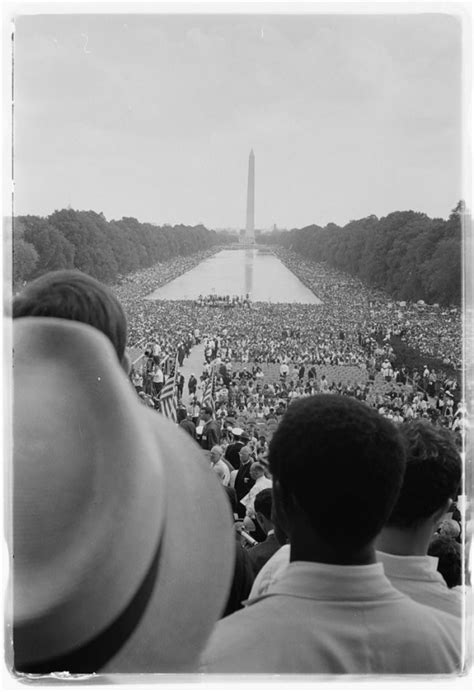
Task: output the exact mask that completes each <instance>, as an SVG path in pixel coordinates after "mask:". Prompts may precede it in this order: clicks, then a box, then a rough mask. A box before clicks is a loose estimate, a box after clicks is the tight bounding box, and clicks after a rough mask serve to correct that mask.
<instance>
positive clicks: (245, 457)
mask: <svg viewBox="0 0 474 692" xmlns="http://www.w3.org/2000/svg"><path fill="white" fill-rule="evenodd" d="M250 455H251V451H250V448H249V447H242V449H241V450H240V451H239V459H240V463H241V464H246V463H247V462H248V461H249V459H250Z"/></svg>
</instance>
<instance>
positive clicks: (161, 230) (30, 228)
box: [12, 209, 233, 285]
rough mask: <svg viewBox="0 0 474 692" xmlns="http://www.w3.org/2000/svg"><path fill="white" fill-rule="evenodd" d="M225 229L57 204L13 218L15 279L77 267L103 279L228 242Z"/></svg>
mask: <svg viewBox="0 0 474 692" xmlns="http://www.w3.org/2000/svg"><path fill="white" fill-rule="evenodd" d="M232 240H233V239H232V237H231V235H230V234H228V233H223V232H221V233H219V234H217V232H216V231H213V230H209V229H207V228H206V227H205V226H203V225H202V224H199V225H197V226H185V225H182V224H179V225H176V226H169V225H164V226H157V225H154V224H151V223H141V222H139V221H137V219H135V218H132V217H124V218H122V219H120V220H119V221H116V220H111V221H107V219H106V218H105V216H104V215H103V213H102V212H100V213H97V212H94V211H77V210H75V209H61V210H57V211H55V212H53V213H52V214H50V215H49V216H47V217H41V216H32V215H28V216H17V217H15V218H14V219H12V241H13V242H12V250H13V272H12V279H13V284H14V285H18V284H20V283H22V282H23V281H29V280H31V279H35V278H37V277H38V276H41V275H42V274H45V273H46V272H49V271H54V270H57V269H80V270H81V271H83V272H85V273H86V274H90V275H91V276H93V277H95V278H96V279H98V280H99V281H103V282H104V283H109V284H110V283H114V282H115V281H116V280H117V278H118V277H119V276H120V275H124V274H129V273H131V272H135V271H138V270H139V269H145V268H147V267H151V266H153V265H154V264H156V263H157V262H163V261H165V260H168V259H171V258H173V257H177V256H180V255H181V256H187V255H192V254H194V253H196V252H200V251H202V250H207V249H209V248H211V247H213V246H214V245H222V244H227V243H229V242H232Z"/></svg>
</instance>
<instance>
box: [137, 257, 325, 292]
mask: <svg viewBox="0 0 474 692" xmlns="http://www.w3.org/2000/svg"><path fill="white" fill-rule="evenodd" d="M212 293H216V294H217V295H231V296H232V295H238V296H243V295H246V294H247V293H248V294H250V299H251V300H252V301H254V302H258V301H262V302H268V303H320V302H321V301H320V300H319V298H317V297H316V296H315V295H314V293H312V292H311V291H310V290H309V288H306V286H304V285H303V284H302V283H301V281H300V280H299V279H298V278H297V277H296V276H295V275H294V274H292V273H291V272H290V270H289V269H287V268H286V267H285V265H284V264H283V263H282V262H281V261H280V260H279V259H278V257H275V255H273V254H270V253H268V252H261V251H260V250H257V249H254V248H247V249H242V250H221V251H220V252H218V253H217V254H215V255H213V256H212V257H209V258H208V259H206V260H204V262H201V264H198V266H197V267H194V268H193V269H191V270H190V271H188V272H186V273H185V274H182V275H181V276H178V277H177V278H176V279H173V281H170V282H169V283H167V284H165V285H164V286H161V287H160V288H158V289H157V290H156V291H154V292H153V293H151V294H150V295H149V296H147V298H149V299H151V300H195V299H196V298H198V296H199V295H200V294H201V295H204V296H207V295H210V294H212Z"/></svg>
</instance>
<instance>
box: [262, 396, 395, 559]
mask: <svg viewBox="0 0 474 692" xmlns="http://www.w3.org/2000/svg"><path fill="white" fill-rule="evenodd" d="M269 462H270V470H271V472H272V475H273V481H274V489H275V490H277V495H275V498H278V502H279V503H281V505H282V509H283V511H284V513H285V514H286V516H287V517H288V520H289V528H290V532H291V523H292V519H294V517H295V516H296V515H299V516H300V517H303V518H304V519H305V521H307V522H308V525H309V526H310V527H311V528H312V530H313V531H314V532H315V533H316V534H317V535H318V536H319V538H320V539H321V540H323V541H325V542H326V543H329V544H332V545H340V546H342V547H344V546H350V547H353V548H359V547H363V546H364V545H367V544H368V543H370V541H372V540H373V539H374V538H375V536H376V535H377V534H378V533H379V531H380V530H381V528H382V526H383V525H384V523H385V522H386V520H387V518H388V516H389V515H390V512H391V510H392V507H393V505H394V503H395V500H396V498H397V495H398V492H399V489H400V486H401V483H402V479H403V472H404V469H405V451H404V446H403V441H402V438H401V435H400V433H399V432H398V430H397V428H396V427H395V426H394V425H393V424H392V423H391V422H390V421H388V420H386V419H385V418H383V416H381V415H380V414H378V413H377V412H376V411H375V410H374V409H372V408H370V407H368V406H366V405H365V404H362V403H361V402H359V401H357V400H356V399H353V398H350V397H344V396H340V395H337V394H330V395H322V394H318V395H316V396H311V397H307V398H305V399H299V400H297V401H295V402H294V403H293V404H291V406H290V407H289V409H288V411H287V412H286V413H285V415H284V416H283V419H282V421H281V423H280V425H279V427H278V428H277V430H276V432H275V434H274V435H273V437H272V440H271V442H270V453H269ZM290 538H291V536H290Z"/></svg>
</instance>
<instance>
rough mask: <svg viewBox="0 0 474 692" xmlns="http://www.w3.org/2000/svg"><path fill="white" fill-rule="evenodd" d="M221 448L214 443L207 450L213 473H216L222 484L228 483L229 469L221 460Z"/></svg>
mask: <svg viewBox="0 0 474 692" xmlns="http://www.w3.org/2000/svg"><path fill="white" fill-rule="evenodd" d="M222 455H223V450H222V447H221V446H220V445H214V447H213V448H212V449H211V451H210V452H209V461H210V464H211V468H212V470H213V471H214V473H216V474H217V477H218V478H219V480H220V482H221V483H222V485H225V486H227V485H229V481H230V471H229V467H228V466H227V464H226V463H225V462H224V461H223V460H222Z"/></svg>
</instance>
